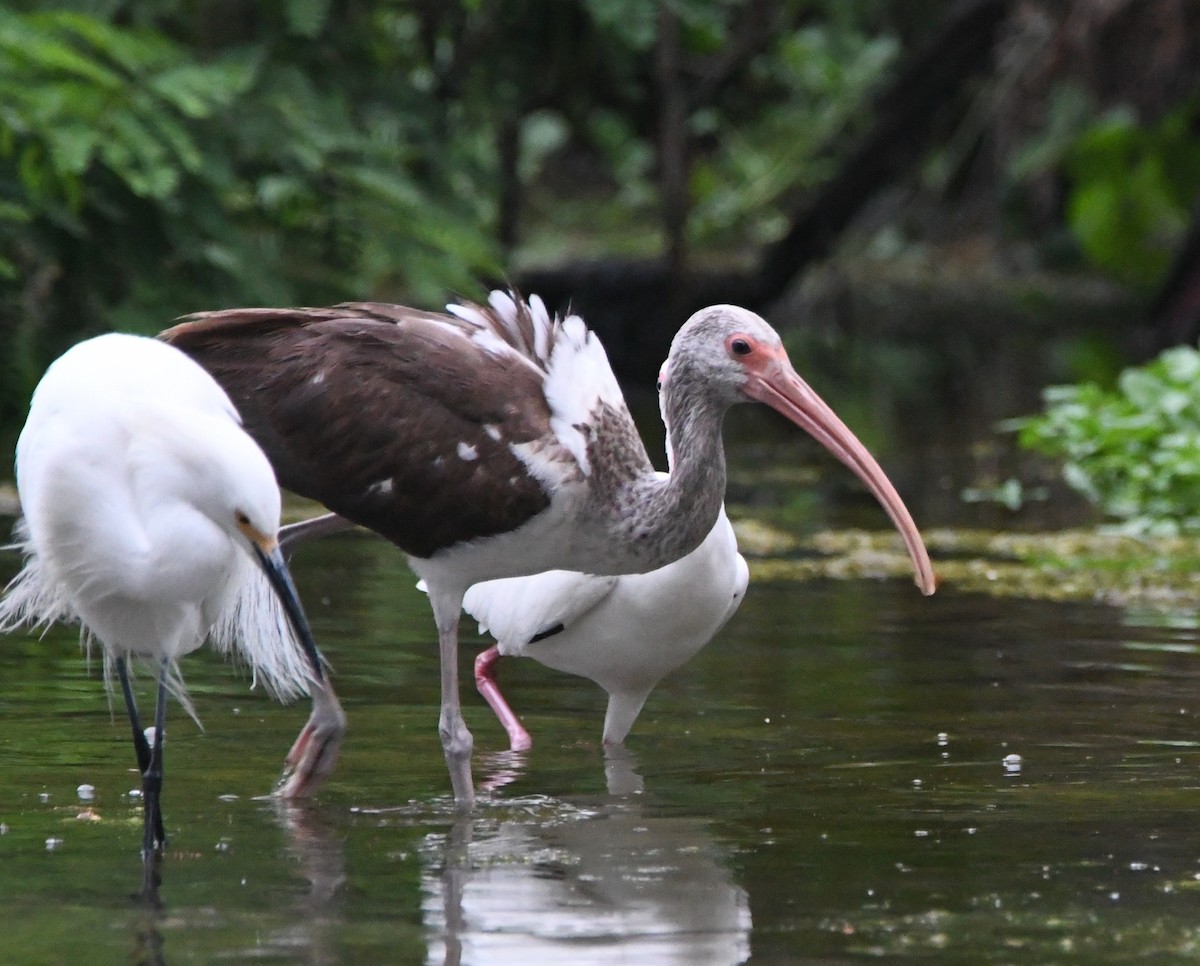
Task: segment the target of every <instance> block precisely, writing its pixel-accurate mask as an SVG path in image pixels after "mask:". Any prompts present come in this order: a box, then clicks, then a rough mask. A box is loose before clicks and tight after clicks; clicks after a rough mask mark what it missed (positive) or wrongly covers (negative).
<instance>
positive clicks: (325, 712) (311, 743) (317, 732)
mask: <svg viewBox="0 0 1200 966" xmlns="http://www.w3.org/2000/svg"><path fill="white" fill-rule="evenodd" d="M309 689H310V690H311V691H312V714H310V715H309V717H308V722H307V723H306V724H305V725H304V728H303V730H302V731H301V732H300V734H299V736H298V737H297V738H296V741H295V743H294V744H293V745H292V750H291V751H289V752H288V756H287V759H286V760H285V761H284V768H283V776H282V777H281V778H280V779H279V784H278V785H277V786H276V788H275V794H276V795H278V796H279V797H280V798H304V797H305V796H307V795H311V794H312V793H313V792H315V791H316V790H317V789H318V788H320V786H321V785H322V783H323V782H324V781H325V779H326V778H328V777H329V776H330V775H331V774H333V767H334V765H336V764H337V760H338V755H339V753H340V752H341V749H342V741H343V740H344V739H345V737H346V712H344V711H343V710H342V705H341V703H340V702H339V701H338V699H337V695H336V694H334V693H333V688H331V687H329V684H328V682H327V681H321V682H315V681H314V682H310V683H309Z"/></svg>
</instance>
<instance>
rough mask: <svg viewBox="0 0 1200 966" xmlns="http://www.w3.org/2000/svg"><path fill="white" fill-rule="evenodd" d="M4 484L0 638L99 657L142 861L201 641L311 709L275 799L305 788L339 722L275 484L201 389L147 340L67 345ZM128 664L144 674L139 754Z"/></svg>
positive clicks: (159, 833)
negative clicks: (131, 751) (151, 687)
mask: <svg viewBox="0 0 1200 966" xmlns="http://www.w3.org/2000/svg"><path fill="white" fill-rule="evenodd" d="M16 469H17V489H18V492H19V494H20V498H21V508H22V519H21V521H20V523H19V525H18V535H19V541H18V546H19V547H20V548H21V550H22V551H23V552H24V554H25V561H24V567H23V569H22V570H21V572H20V573H19V574H18V575H17V577H16V578H14V580H13V581H12V582H11V583H10V584H9V586H8V588H7V591H6V593H5V596H4V598H3V600H0V630H5V631H8V630H12V629H14V628H15V627H18V626H21V625H31V626H39V625H49V624H50V623H52V622H54V621H57V620H75V621H79V622H81V623H82V625H83V630H84V634H85V636H87V637H88V638H89V639H91V638H94V639H96V640H98V641H99V642H100V644H101V645H102V646H103V649H104V654H105V668H106V673H107V672H108V671H110V670H111V671H113V672H114V673H115V675H116V677H117V678H118V680H119V681H120V684H121V689H122V692H123V695H124V698H125V702H126V707H127V710H128V712H129V721H130V726H131V728H132V732H133V741H134V747H135V751H136V754H137V760H138V767H139V769H140V771H141V773H142V791H143V807H144V813H145V814H144V818H145V826H144V833H143V841H142V845H143V854H144V855H146V856H149V855H150V854H151V853H153V852H156V851H157V850H159V849H161V847H162V845H163V844H164V843H165V841H166V836H165V832H164V828H163V819H162V808H161V789H162V775H163V771H162V768H163V758H162V754H163V747H162V746H163V734H164V723H165V715H166V699H167V694H168V692H173V693H174V694H175V695H176V696H177V697H178V698H179V699H180V700H181V701H182V702H183V703H184V705H185V706H186V707H188V708H189V710H190V704H189V703H188V701H187V695H186V691H185V689H184V687H183V682H182V678H181V676H180V675H179V671H178V664H177V662H178V661H179V659H180V658H181V657H183V655H185V654H187V653H189V652H190V651H193V650H195V649H196V648H198V647H199V646H200V645H201V644H202V643H203V642H204V640H205V639H206V638H209V639H211V640H212V642H213V644H214V645H215V646H216V647H217V648H218V649H219V650H221V651H225V652H229V651H235V650H236V652H237V653H238V654H239V655H240V656H241V657H242V658H244V659H245V661H246V662H247V663H248V664H249V666H250V667H251V669H252V670H253V672H254V675H255V678H256V680H257V681H259V682H261V683H262V684H264V685H265V686H266V687H267V689H268V690H270V691H271V692H272V693H273V694H275V695H277V696H279V697H281V698H289V697H295V696H297V695H299V694H301V693H304V692H306V691H307V692H310V693H311V694H312V696H313V711H312V715H311V717H310V718H309V721H308V723H307V724H306V726H305V728H304V730H303V731H302V733H301V735H300V738H299V739H298V740H297V742H296V744H295V746H294V747H293V749H292V752H291V753H290V754H289V758H288V768H289V769H290V774H288V775H287V776H286V778H285V781H284V783H283V784H282V786H281V788H280V793H281V794H283V795H286V796H290V797H294V796H297V795H303V794H306V793H307V792H309V791H311V790H312V789H313V788H315V787H316V786H317V785H318V784H319V783H320V782H321V781H322V780H323V779H324V778H325V777H326V776H327V775H328V773H329V771H330V770H331V769H332V767H333V764H334V762H335V761H336V758H337V754H338V749H339V747H340V744H341V740H342V736H343V733H344V730H345V716H344V715H343V713H342V710H341V707H340V705H339V704H338V701H337V697H336V696H335V695H334V693H333V691H332V689H331V688H330V687H329V685H328V683H327V681H326V679H325V674H324V671H323V669H322V662H321V657H320V654H319V653H318V651H317V647H316V644H315V643H314V642H313V638H312V633H311V631H310V629H309V626H308V622H307V620H306V619H305V616H304V612H303V609H302V608H301V605H300V600H299V597H298V596H297V594H296V589H295V586H294V585H293V583H292V579H291V576H290V574H289V572H288V569H287V566H286V564H285V563H284V561H283V557H282V556H281V554H280V552H279V548H278V542H277V539H276V533H277V531H278V529H279V515H280V494H279V488H278V485H277V484H276V482H275V476H274V473H273V472H272V470H271V466H270V464H269V463H268V462H267V459H266V457H265V456H264V455H263V453H262V450H261V449H260V448H259V447H258V445H257V444H256V443H255V442H254V441H253V440H252V439H251V438H250V437H249V436H248V435H246V433H245V432H244V431H243V430H242V428H241V426H240V420H239V417H238V415H237V412H236V410H235V409H234V406H233V404H232V403H231V402H230V400H229V398H228V396H226V394H225V393H224V391H223V390H222V389H221V388H220V387H219V386H218V385H217V384H216V383H215V382H214V381H213V380H212V378H211V377H210V376H209V375H208V374H207V373H206V372H205V371H204V370H203V369H202V368H200V366H198V365H197V364H196V363H194V362H193V361H192V360H191V359H189V358H187V357H186V356H185V355H184V354H183V353H181V352H179V351H178V350H177V349H174V348H172V347H170V346H168V345H165V344H163V343H161V342H159V341H157V340H154V339H147V338H142V337H138V336H130V335H118V334H109V335H103V336H99V337H97V338H94V339H90V340H88V341H86V342H81V343H79V344H78V345H76V346H75V347H73V348H72V349H69V350H68V351H67V352H66V353H65V354H64V355H63V356H61V357H60V358H59V359H58V360H57V361H56V362H54V363H53V364H52V365H51V366H50V367H49V369H48V370H47V371H46V373H45V375H44V376H43V378H42V380H41V382H40V383H39V384H38V386H37V389H36V390H35V391H34V394H33V398H32V401H31V403H30V409H29V417H28V420H27V421H26V423H25V427H24V429H23V430H22V432H21V435H20V438H19V440H18V442H17V459H16ZM130 658H141V659H147V660H149V661H152V662H153V664H154V666H155V672H156V676H157V682H158V690H157V702H156V707H155V715H154V731H153V739H152V741H151V740H148V739H147V737H146V734H145V732H144V731H143V729H142V725H141V721H140V719H139V717H138V711H137V706H136V703H135V701H134V696H133V691H132V688H131V685H130V680H129V670H128V667H127V664H128V661H129V659H130Z"/></svg>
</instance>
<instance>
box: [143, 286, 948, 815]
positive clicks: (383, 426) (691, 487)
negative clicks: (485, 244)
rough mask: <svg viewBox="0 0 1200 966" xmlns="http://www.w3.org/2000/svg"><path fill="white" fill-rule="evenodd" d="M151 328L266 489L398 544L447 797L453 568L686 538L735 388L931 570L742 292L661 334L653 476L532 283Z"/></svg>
mask: <svg viewBox="0 0 1200 966" xmlns="http://www.w3.org/2000/svg"><path fill="white" fill-rule="evenodd" d="M163 337H164V338H165V339H167V341H169V342H172V343H173V344H175V345H177V346H178V347H179V348H181V349H183V350H184V351H185V352H187V353H188V354H189V355H191V356H192V357H193V358H195V359H196V360H197V361H199V362H200V363H201V364H202V365H203V366H204V367H205V368H206V369H208V370H209V371H210V372H211V373H212V374H213V375H214V376H215V377H216V379H217V381H218V382H219V383H220V384H221V385H222V386H223V387H224V388H225V390H226V391H227V392H228V393H229V394H230V396H231V397H232V398H233V400H234V402H235V403H236V404H237V406H238V408H239V410H240V411H241V412H242V415H243V418H244V420H245V425H246V429H247V431H248V432H249V433H250V434H251V435H252V436H253V437H254V438H255V439H256V440H257V441H258V442H259V444H260V445H261V446H262V447H263V449H264V450H265V451H266V453H267V454H268V456H269V458H270V459H271V461H272V464H273V465H274V467H275V471H276V474H277V475H278V477H279V481H280V484H281V485H282V486H283V487H285V488H287V489H291V490H293V491H295V492H297V493H300V494H302V495H304V496H307V497H310V498H312V499H316V500H319V501H321V502H322V503H324V504H325V505H326V506H327V507H329V508H330V509H331V510H332V511H334V512H335V513H337V514H339V515H340V516H341V517H343V518H345V519H346V520H349V521H352V522H354V523H357V524H361V525H363V526H366V527H368V528H370V529H372V530H374V531H376V532H377V533H379V534H381V535H383V536H385V537H387V538H388V539H390V540H391V541H392V542H394V543H395V544H397V546H399V547H400V548H401V549H402V550H404V551H405V552H406V553H407V554H408V555H409V560H410V563H411V564H412V566H413V569H414V570H415V571H416V572H417V574H418V575H419V576H420V577H422V578H423V579H424V580H425V582H426V585H427V587H428V589H429V595H430V602H431V604H432V606H433V610H434V616H435V619H436V622H437V625H438V634H439V641H440V645H441V659H442V716H441V722H440V730H441V733H442V738H443V747H444V749H445V751H446V757H447V761H448V763H449V765H450V771H451V779H452V783H453V787H454V792H455V795H456V797H457V798H458V799H459V800H461V801H470V799H471V798H472V789H471V784H470V771H469V757H470V748H471V738H470V734H469V732H468V731H467V729H466V727H465V725H464V724H463V722H462V717H461V713H460V711H459V699H458V678H457V628H458V618H459V612H460V608H461V604H462V598H463V594H464V593H465V592H466V590H467V588H468V587H470V586H471V585H472V584H475V583H477V582H479V581H481V580H487V579H490V578H495V577H505V576H518V575H522V574H529V573H538V572H541V571H544V570H552V569H561V570H578V571H583V572H590V573H606V574H623V573H643V572H646V571H649V570H654V569H657V568H658V567H661V566H663V565H664V564H667V563H669V562H671V561H673V560H676V559H678V558H679V557H682V556H684V555H685V554H687V553H689V552H690V551H691V550H693V549H694V548H695V547H697V546H698V545H699V544H700V542H701V541H702V540H703V539H704V538H705V536H706V535H707V534H708V533H709V532H710V531H711V529H712V527H713V524H714V523H715V522H716V519H717V515H718V513H719V511H720V507H721V504H722V500H723V498H724V488H725V459H724V450H723V447H722V444H721V438H720V427H721V422H722V420H723V418H724V414H725V411H726V410H727V409H728V408H729V406H731V405H733V404H734V403H736V402H745V401H749V400H758V401H762V402H766V403H767V404H768V405H771V406H772V407H774V408H776V409H778V410H779V411H780V412H783V413H784V414H785V415H787V416H788V417H789V418H790V419H792V420H793V421H795V422H797V423H798V424H799V425H801V426H802V427H803V428H805V429H806V430H807V431H808V432H810V433H812V434H813V435H814V436H815V437H816V438H817V439H818V440H819V441H820V442H821V443H822V444H823V445H825V446H826V447H827V448H829V449H830V450H831V451H833V452H834V454H835V455H836V456H837V457H838V458H839V459H841V460H842V461H843V462H845V463H846V464H847V465H848V466H850V467H851V469H853V470H854V471H855V472H856V473H857V474H858V475H859V476H860V477H861V478H862V479H863V480H864V482H865V483H866V484H867V485H868V487H869V488H870V489H871V490H872V492H874V493H875V494H876V496H877V497H878V498H879V499H880V500H881V502H883V504H884V506H885V507H886V508H887V510H888V512H889V514H890V515H891V516H892V518H893V520H894V521H895V522H896V523H897V526H899V527H900V529H901V532H902V533H903V534H904V536H905V540H906V542H907V544H908V547H909V550H910V553H911V555H912V557H913V560H914V564H915V566H916V567H917V570H918V574H919V579H918V582H919V584H920V585H921V587H922V589H923V590H925V591H926V592H927V593H929V592H932V590H933V585H934V578H933V572H932V567H931V566H930V564H929V559H928V556H927V555H926V554H925V550H924V546H923V545H922V544H921V540H920V536H919V534H918V533H917V530H916V527H915V525H914V524H913V522H912V519H911V517H910V516H909V515H908V512H907V510H906V509H905V508H904V506H903V503H902V502H901V501H900V498H899V496H897V495H896V493H895V490H894V489H893V488H892V487H891V484H890V483H888V482H887V479H886V477H885V476H884V475H883V472H882V470H880V469H879V467H878V465H877V464H875V462H874V460H873V459H871V457H870V456H869V455H868V454H867V453H866V450H865V449H863V447H862V446H861V444H859V443H858V441H857V440H856V439H854V437H853V434H851V433H850V431H849V430H848V429H846V428H845V426H844V425H843V424H842V423H841V422H840V420H838V419H837V417H836V416H834V415H833V413H832V411H831V410H829V408H828V406H825V404H824V403H822V402H821V401H820V400H819V398H817V397H816V395H815V393H813V392H812V390H811V389H809V388H808V387H807V386H806V385H805V384H804V383H803V382H802V381H801V380H800V378H799V377H798V376H797V375H796V374H795V372H794V371H793V370H792V368H791V365H790V363H788V361H787V356H786V353H785V352H784V350H783V347H782V344H781V342H780V340H779V337H778V335H777V334H776V333H775V331H774V330H773V329H772V328H771V327H770V326H769V325H767V324H766V322H764V321H763V320H762V319H761V318H759V317H758V316H757V315H755V314H754V313H752V312H748V311H746V310H745V309H740V308H737V307H735V306H712V307H710V308H708V309H703V310H701V311H700V312H697V313H696V314H695V315H693V316H692V318H691V319H689V320H688V322H687V323H686V324H685V325H684V327H683V328H682V329H681V330H680V332H679V333H678V335H677V336H676V338H675V341H674V343H673V344H672V349H671V354H670V356H669V357H668V362H667V371H668V372H669V379H668V381H667V384H666V386H665V387H664V391H663V392H664V395H663V406H664V412H665V414H666V417H667V420H668V422H669V425H670V426H671V433H672V441H673V444H674V450H675V455H676V460H675V465H674V467H673V471H672V473H671V474H670V476H669V477H668V478H667V479H666V480H663V479H660V478H659V477H658V476H657V475H656V474H655V473H654V470H653V467H652V465H651V463H650V460H649V458H648V456H647V455H646V451H645V447H644V446H643V445H642V442H641V438H640V436H639V435H638V433H637V431H636V428H635V426H634V424H633V420H632V419H631V417H630V415H629V412H628V410H627V409H626V407H625V404H624V401H623V399H622V397H621V393H620V389H619V387H618V385H617V381H616V379H615V377H614V376H613V373H612V370H611V368H610V367H609V365H608V360H607V357H606V356H605V353H604V350H603V347H602V346H601V345H600V343H599V341H598V340H597V339H596V337H595V336H594V335H593V334H592V333H590V332H589V331H588V329H587V327H586V326H585V325H584V323H583V321H582V320H581V319H579V318H578V317H577V316H574V315H568V316H566V317H565V318H552V317H551V316H550V315H549V314H548V313H547V312H546V309H545V307H544V306H543V305H542V303H541V301H540V300H538V299H536V298H531V299H530V300H529V301H528V302H523V301H520V300H517V299H514V298H513V297H511V296H509V295H507V294H505V293H502V292H495V293H493V294H492V296H491V298H490V299H489V302H488V304H487V305H471V304H463V305H455V306H450V307H449V309H448V312H447V313H446V314H434V313H429V312H423V311H418V310H414V309H407V308H403V307H401V306H395V305H386V304H380V303H354V304H348V305H341V306H336V307H334V308H331V309H234V310H228V311H221V312H208V313H202V314H200V315H196V316H192V317H190V318H189V319H187V320H184V321H183V322H182V323H181V324H179V325H177V326H175V327H174V328H172V329H169V330H168V331H167V332H165V333H164V334H163Z"/></svg>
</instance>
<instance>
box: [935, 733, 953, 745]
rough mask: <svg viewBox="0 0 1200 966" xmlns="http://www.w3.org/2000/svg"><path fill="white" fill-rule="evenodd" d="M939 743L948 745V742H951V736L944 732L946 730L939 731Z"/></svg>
mask: <svg viewBox="0 0 1200 966" xmlns="http://www.w3.org/2000/svg"><path fill="white" fill-rule="evenodd" d="M937 743H938V744H939V745H947V744H949V743H950V736H949V735H948V734H946V732H944V731H939V732H938V736H937Z"/></svg>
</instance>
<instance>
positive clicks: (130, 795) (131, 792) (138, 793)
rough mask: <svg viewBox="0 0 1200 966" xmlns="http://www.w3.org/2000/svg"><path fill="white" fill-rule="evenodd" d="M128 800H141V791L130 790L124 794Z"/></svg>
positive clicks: (138, 789) (137, 789)
mask: <svg viewBox="0 0 1200 966" xmlns="http://www.w3.org/2000/svg"><path fill="white" fill-rule="evenodd" d="M125 795H126V796H127V797H128V798H141V797H142V790H141V789H140V788H131V789H129V791H127V792H126V793H125Z"/></svg>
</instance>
